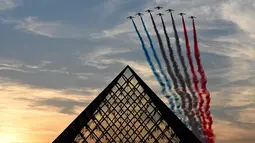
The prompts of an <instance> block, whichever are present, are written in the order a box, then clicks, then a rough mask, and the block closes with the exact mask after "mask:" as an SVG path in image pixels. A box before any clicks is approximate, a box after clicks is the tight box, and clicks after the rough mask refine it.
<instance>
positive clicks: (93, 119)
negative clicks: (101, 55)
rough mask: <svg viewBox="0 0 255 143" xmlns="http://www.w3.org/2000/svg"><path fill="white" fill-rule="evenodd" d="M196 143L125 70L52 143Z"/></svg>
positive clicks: (179, 123)
mask: <svg viewBox="0 0 255 143" xmlns="http://www.w3.org/2000/svg"><path fill="white" fill-rule="evenodd" d="M94 142H95V143H103V142H110V143H113V142H130V143H135V142H139V143H140V142H146V143H150V142H153V143H154V142H159V143H164V142H170V143H180V142H182V143H199V142H200V141H199V140H198V139H197V138H196V136H195V135H194V134H193V133H192V132H191V131H190V130H189V129H188V128H187V127H186V126H185V125H184V124H183V123H182V122H181V121H180V120H179V119H178V117H176V116H175V114H174V113H173V112H172V111H171V110H170V109H169V108H168V107H167V106H166V105H165V104H164V103H163V102H162V101H161V99H160V98H159V97H158V96H157V95H156V94H155V93H154V92H153V91H152V90H151V89H150V88H149V87H148V86H147V85H146V84H145V82H143V80H142V79H141V78H140V77H139V76H138V75H137V74H136V73H135V72H134V71H133V70H132V69H131V68H130V67H129V66H127V67H126V68H125V69H124V70H123V71H122V72H121V73H120V74H119V75H118V76H117V77H116V78H115V79H114V80H113V81H112V82H111V83H110V84H109V85H108V86H107V87H106V88H105V89H104V90H103V91H102V92H101V93H100V94H99V95H98V96H97V97H96V99H95V100H94V101H93V102H92V103H91V104H90V105H89V106H88V107H87V108H86V109H85V110H84V111H83V112H82V113H81V114H80V115H79V116H78V117H77V118H76V119H75V120H74V121H73V122H72V123H71V124H70V125H69V126H68V127H67V128H66V129H65V130H64V131H63V132H62V133H61V134H60V135H59V136H58V137H57V138H56V139H55V141H53V143H94Z"/></svg>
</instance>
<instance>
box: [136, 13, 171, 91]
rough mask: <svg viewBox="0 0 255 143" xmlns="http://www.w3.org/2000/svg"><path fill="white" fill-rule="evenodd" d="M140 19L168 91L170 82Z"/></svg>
mask: <svg viewBox="0 0 255 143" xmlns="http://www.w3.org/2000/svg"><path fill="white" fill-rule="evenodd" d="M140 18H141V21H142V24H143V28H144V30H145V32H146V35H147V37H148V39H149V42H150V46H151V49H152V52H153V55H154V57H155V59H156V61H157V64H158V66H159V70H160V72H161V74H162V75H163V77H164V79H165V81H166V85H167V87H168V89H172V86H171V83H170V81H169V80H168V78H167V76H166V73H165V72H164V70H163V68H162V64H161V62H160V60H159V58H158V55H157V52H156V50H155V48H154V45H153V42H152V39H151V36H150V34H149V32H148V30H147V28H146V25H145V23H144V20H143V17H142V16H140Z"/></svg>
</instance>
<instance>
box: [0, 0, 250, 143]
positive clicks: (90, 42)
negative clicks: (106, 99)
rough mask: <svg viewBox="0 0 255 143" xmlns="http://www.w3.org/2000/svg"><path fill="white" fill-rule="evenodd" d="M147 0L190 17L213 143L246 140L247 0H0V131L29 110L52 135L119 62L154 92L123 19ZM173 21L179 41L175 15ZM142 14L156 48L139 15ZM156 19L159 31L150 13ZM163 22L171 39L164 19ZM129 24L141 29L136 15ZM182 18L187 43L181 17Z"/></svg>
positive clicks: (105, 81) (31, 130)
mask: <svg viewBox="0 0 255 143" xmlns="http://www.w3.org/2000/svg"><path fill="white" fill-rule="evenodd" d="M155 5H161V6H164V7H165V8H172V9H175V14H176V13H178V12H185V13H187V14H188V15H195V16H196V17H197V19H196V23H197V32H198V37H199V47H200V49H201V58H202V63H203V65H204V67H205V70H206V73H207V76H208V87H209V90H210V91H211V95H212V103H211V106H212V107H211V111H212V115H213V118H214V129H215V133H216V139H217V142H233V143H234V142H243V141H242V140H245V142H252V141H254V140H255V138H254V136H253V135H254V133H255V130H254V128H255V116H254V115H253V114H252V113H254V112H255V96H254V91H255V88H254V85H255V77H254V74H253V73H254V72H253V71H254V67H255V66H254V65H255V56H254V55H255V49H254V45H255V42H254V41H255V40H254V39H255V30H254V28H253V26H254V25H255V20H254V19H253V18H254V15H255V2H254V1H253V0H245V1H242V0H231V1H230V0H172V1H170V0H139V2H137V1H136V0H128V1H124V0H103V1H102V0H101V1H100V0H94V1H89V0H76V1H70V0H43V1H39V0H0V31H1V32H0V82H1V84H0V89H1V90H0V91H1V94H2V95H0V113H1V114H2V115H4V116H5V118H2V119H0V121H1V122H0V133H1V131H3V130H4V129H6V128H8V129H11V128H13V130H16V131H17V129H16V128H15V127H14V125H11V124H10V123H9V120H10V122H11V121H12V123H13V124H14V123H17V125H18V123H19V122H21V121H20V120H17V118H22V119H23V118H25V117H26V118H29V119H31V122H33V121H34V120H36V118H34V117H32V116H33V115H34V114H40V115H41V119H42V120H43V121H44V122H43V123H44V125H45V126H47V128H45V129H44V130H46V131H48V132H47V133H45V134H47V135H48V136H49V138H48V140H47V141H51V140H52V139H54V138H55V137H56V135H58V134H59V133H60V131H61V130H63V129H64V128H65V127H66V125H68V124H69V123H70V122H71V121H72V119H74V118H75V117H76V116H77V114H78V113H80V112H81V111H82V109H83V108H85V107H86V105H87V104H88V103H90V102H91V101H92V100H93V98H94V97H95V96H96V95H97V94H98V93H99V92H100V91H101V90H102V89H103V88H104V87H105V86H106V85H107V84H108V83H109V82H110V81H111V80H112V79H113V78H114V77H115V76H116V75H117V74H118V72H120V71H121V70H122V69H123V68H124V67H125V66H126V65H130V66H131V67H132V68H133V69H134V70H135V71H136V72H137V73H138V74H139V75H140V76H141V77H142V79H144V80H145V81H146V82H147V83H148V84H149V86H150V87H151V88H152V89H153V90H154V91H155V92H156V93H157V94H159V95H160V87H159V85H158V84H157V82H156V80H155V78H154V77H153V74H152V73H151V72H150V69H149V66H148V64H147V63H146V60H145V57H144V55H143V51H142V48H141V46H140V42H139V39H138V37H137V35H136V33H135V32H134V29H133V27H132V24H131V22H130V21H128V20H127V19H126V16H128V15H130V14H135V13H136V12H140V11H144V10H145V9H147V8H152V7H154V6H155ZM175 18H176V22H177V25H178V26H177V28H178V30H179V34H180V36H181V42H182V47H184V43H183V33H182V26H181V24H180V22H181V19H180V17H178V16H177V15H175ZM144 19H145V21H146V23H147V25H148V28H149V31H150V33H151V35H152V37H153V40H154V41H155V45H156V44H157V43H156V37H155V33H154V31H153V28H152V25H151V22H150V19H149V17H148V15H145V16H144ZM155 19H156V20H157V22H158V26H159V28H160V29H161V24H160V23H159V22H160V21H159V18H158V17H155ZM164 19H165V21H166V23H167V26H168V31H169V32H170V36H171V38H172V41H173V32H172V28H171V24H170V17H169V16H168V15H165V16H164ZM136 22H137V24H138V27H139V29H140V30H141V31H142V27H141V24H140V21H139V20H138V19H136ZM186 24H187V28H188V32H189V37H190V40H191V44H193V42H192V27H191V21H190V20H188V19H187V17H186ZM160 32H161V33H163V30H161V31H160ZM142 34H143V36H145V33H144V32H143V31H142ZM145 39H146V38H145ZM146 42H147V44H148V41H146ZM157 49H158V50H159V48H158V47H157ZM183 52H185V50H184V51H183ZM158 53H160V51H158ZM9 104H15V106H12V107H10V106H9ZM18 111H19V113H20V114H17V112H18ZM10 112H11V113H13V116H12V115H10V114H9V113H10ZM50 115H51V116H50ZM55 117H65V118H66V120H65V121H63V123H62V124H59V125H58V129H52V127H50V125H51V123H49V122H54V118H55ZM32 119H33V120H32ZM18 129H22V130H20V132H24V134H25V133H28V130H29V133H34V132H35V127H33V126H29V125H27V126H22V127H19V128H18ZM7 133H8V132H7ZM7 133H5V134H7ZM11 133H12V132H11V131H10V134H11ZM14 135H15V136H16V137H17V136H21V137H20V138H23V140H24V142H27V141H28V140H30V141H33V142H47V141H46V140H43V139H41V138H40V137H39V136H38V138H31V137H27V138H25V137H24V136H25V135H23V134H22V133H19V134H14ZM5 136H7V135H5ZM9 136H10V138H11V135H9ZM0 137H1V135H0ZM9 140H11V139H9ZM20 140H21V139H20ZM0 141H1V139H0ZM4 141H6V142H7V141H8V140H7V139H6V140H4ZM11 141H12V140H11ZM11 141H10V142H11ZM12 142H15V140H13V141H12Z"/></svg>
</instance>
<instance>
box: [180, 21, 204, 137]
mask: <svg viewBox="0 0 255 143" xmlns="http://www.w3.org/2000/svg"><path fill="white" fill-rule="evenodd" d="M182 24H183V32H184V37H185V44H186V51H187V57H188V61H189V65H190V71H191V73H192V79H193V84H194V86H195V90H196V92H197V93H198V94H201V93H200V90H199V88H198V82H199V81H198V78H197V75H196V71H195V68H194V65H193V61H192V56H191V51H190V44H189V38H188V33H187V29H186V24H185V21H184V17H183V16H182ZM189 89H190V90H193V89H191V88H189ZM191 92H192V91H191ZM192 95H193V97H192V98H193V110H194V112H195V114H196V116H197V117H199V112H198V110H196V108H197V106H198V97H197V96H196V95H195V94H192ZM201 107H202V106H201ZM200 109H202V108H200ZM202 114H203V112H202ZM202 118H203V119H202V121H203V122H202V124H203V127H205V125H206V124H205V122H204V121H205V120H204V119H205V118H204V116H203V117H202ZM200 125H201V120H200V121H198V122H196V126H200ZM200 128H201V127H200ZM196 129H197V128H196ZM197 135H200V136H201V135H202V132H198V133H197Z"/></svg>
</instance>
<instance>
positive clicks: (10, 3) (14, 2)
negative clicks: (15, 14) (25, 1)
mask: <svg viewBox="0 0 255 143" xmlns="http://www.w3.org/2000/svg"><path fill="white" fill-rule="evenodd" d="M19 2H20V1H18V0H0V11H1V10H7V9H12V8H15V7H17V6H18V5H19Z"/></svg>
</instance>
